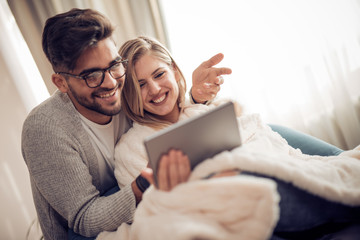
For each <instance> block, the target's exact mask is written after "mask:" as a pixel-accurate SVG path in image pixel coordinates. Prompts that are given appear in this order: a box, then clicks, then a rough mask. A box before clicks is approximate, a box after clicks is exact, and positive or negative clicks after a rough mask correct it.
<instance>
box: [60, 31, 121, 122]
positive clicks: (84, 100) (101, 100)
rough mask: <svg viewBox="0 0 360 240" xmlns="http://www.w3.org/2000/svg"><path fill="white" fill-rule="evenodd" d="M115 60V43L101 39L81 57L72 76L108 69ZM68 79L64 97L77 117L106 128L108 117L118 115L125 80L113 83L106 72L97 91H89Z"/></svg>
mask: <svg viewBox="0 0 360 240" xmlns="http://www.w3.org/2000/svg"><path fill="white" fill-rule="evenodd" d="M118 57H119V55H118V52H117V49H116V46H115V44H114V42H113V41H112V40H111V39H110V38H107V39H104V40H102V41H100V42H99V43H98V44H97V46H96V47H93V48H89V49H87V50H86V51H85V52H84V53H83V54H82V55H81V57H80V58H79V59H78V61H77V64H76V68H75V69H74V71H73V72H72V74H75V75H81V74H83V73H89V72H91V71H95V70H99V69H105V68H108V67H109V66H111V65H112V64H113V63H114V61H115V59H117V58H118ZM68 79H69V80H68V81H67V88H68V91H67V93H68V95H69V97H70V99H71V100H72V102H73V103H74V105H75V107H76V109H77V110H78V111H79V113H80V114H82V115H83V116H85V117H86V118H88V119H89V120H91V121H93V122H96V123H99V124H105V123H107V122H109V121H110V120H111V116H113V115H115V114H118V113H119V112H120V108H121V91H122V88H123V86H124V81H125V76H124V77H122V78H120V79H114V78H113V77H112V76H111V75H110V74H109V72H108V71H107V72H105V76H104V81H103V83H102V84H101V85H100V86H99V87H96V88H89V87H88V86H87V85H86V83H85V81H84V80H82V79H78V78H73V77H69V78H68Z"/></svg>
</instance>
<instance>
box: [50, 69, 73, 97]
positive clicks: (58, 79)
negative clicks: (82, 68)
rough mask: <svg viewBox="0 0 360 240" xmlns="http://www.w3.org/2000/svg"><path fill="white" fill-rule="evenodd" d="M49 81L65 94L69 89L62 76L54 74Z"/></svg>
mask: <svg viewBox="0 0 360 240" xmlns="http://www.w3.org/2000/svg"><path fill="white" fill-rule="evenodd" d="M51 80H52V82H53V83H54V84H55V86H56V87H57V88H58V89H59V90H60V91H61V92H63V93H67V91H68V89H69V88H68V84H67V82H66V79H65V77H64V76H62V75H60V74H56V73H54V74H53V75H51Z"/></svg>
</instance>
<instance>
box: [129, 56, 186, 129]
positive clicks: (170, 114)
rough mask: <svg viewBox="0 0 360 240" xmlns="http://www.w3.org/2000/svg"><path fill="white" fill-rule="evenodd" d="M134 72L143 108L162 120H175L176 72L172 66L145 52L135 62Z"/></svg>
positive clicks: (177, 114)
mask: <svg viewBox="0 0 360 240" xmlns="http://www.w3.org/2000/svg"><path fill="white" fill-rule="evenodd" d="M135 74H136V77H137V79H138V81H139V85H140V89H141V99H142V101H143V106H144V110H146V111H147V112H150V113H152V114H154V115H157V116H158V117H160V118H161V119H163V120H166V121H170V122H177V120H178V118H179V107H178V105H177V99H178V96H179V87H178V85H177V79H176V78H177V76H178V74H176V73H175V72H174V70H173V69H172V67H171V66H169V65H167V64H166V63H165V62H163V61H161V60H159V59H158V58H157V57H154V56H153V55H151V54H146V55H144V56H142V57H141V58H140V59H139V60H138V61H137V62H136V64H135Z"/></svg>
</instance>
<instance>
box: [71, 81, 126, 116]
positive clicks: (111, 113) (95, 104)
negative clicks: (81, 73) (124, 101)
mask: <svg viewBox="0 0 360 240" xmlns="http://www.w3.org/2000/svg"><path fill="white" fill-rule="evenodd" d="M117 88H118V89H117V90H116V91H119V89H120V93H121V91H122V89H121V88H122V82H119V84H118V86H117ZM69 89H70V92H71V94H72V95H73V97H74V98H75V100H76V101H77V102H78V103H79V104H80V105H81V106H83V107H85V108H87V109H90V110H92V111H95V112H97V113H100V114H103V115H106V116H114V115H116V114H118V113H119V112H120V110H121V104H119V106H118V107H116V108H113V109H109V110H107V109H104V108H103V107H102V106H101V104H100V103H98V102H97V101H96V99H97V98H98V97H96V96H95V94H94V93H92V94H91V99H92V100H93V101H92V102H90V101H89V100H88V99H87V98H86V97H83V96H79V95H78V94H77V93H76V92H75V91H74V90H73V88H72V87H71V86H69ZM109 90H110V91H111V90H112V89H104V90H102V91H109ZM120 99H121V95H120ZM116 103H117V102H115V103H114V105H115V104H116Z"/></svg>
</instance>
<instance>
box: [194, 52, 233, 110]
mask: <svg viewBox="0 0 360 240" xmlns="http://www.w3.org/2000/svg"><path fill="white" fill-rule="evenodd" d="M223 58H224V54H222V53H218V54H216V55H215V56H213V57H212V58H210V59H209V60H207V61H205V62H203V63H202V64H201V65H200V66H199V67H198V68H197V69H195V71H194V72H193V74H192V84H193V85H192V88H191V95H192V97H193V99H194V100H195V102H196V103H204V102H206V101H210V100H212V99H213V98H215V97H216V95H217V93H218V92H219V91H220V85H221V84H223V83H224V79H223V78H222V76H221V75H224V74H231V72H232V71H231V69H230V68H225V67H223V68H215V67H214V66H215V65H216V64H218V63H219V62H221V60H223Z"/></svg>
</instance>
